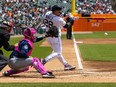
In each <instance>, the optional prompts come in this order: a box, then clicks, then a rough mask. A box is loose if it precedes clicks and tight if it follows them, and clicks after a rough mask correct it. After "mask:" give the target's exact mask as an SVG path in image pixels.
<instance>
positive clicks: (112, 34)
mask: <svg viewBox="0 0 116 87" xmlns="http://www.w3.org/2000/svg"><path fill="white" fill-rule="evenodd" d="M107 33H108V35H105V34H104V32H93V33H85V34H84V33H83V34H74V36H75V38H76V39H77V38H78V39H79V38H116V32H113V31H112V32H107Z"/></svg>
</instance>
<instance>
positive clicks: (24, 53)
mask: <svg viewBox="0 0 116 87" xmlns="http://www.w3.org/2000/svg"><path fill="white" fill-rule="evenodd" d="M35 34H36V31H35V29H34V28H27V29H25V30H24V34H23V35H24V38H23V39H22V40H21V41H19V43H18V46H17V47H16V48H15V50H14V51H13V52H12V53H11V55H10V58H9V62H8V65H9V67H10V68H11V69H10V70H7V71H5V72H3V76H10V75H13V74H18V73H21V72H24V71H27V70H29V66H33V67H34V68H35V69H36V70H37V72H39V73H41V75H42V77H43V78H54V77H55V76H54V75H53V74H52V72H48V71H46V69H45V67H44V66H43V65H42V64H41V62H40V61H39V59H38V58H36V57H34V58H31V57H30V55H31V52H32V50H33V43H34V42H38V41H40V40H42V39H43V38H45V37H46V36H49V35H46V36H41V37H36V36H35Z"/></svg>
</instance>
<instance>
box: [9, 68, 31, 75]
mask: <svg viewBox="0 0 116 87" xmlns="http://www.w3.org/2000/svg"><path fill="white" fill-rule="evenodd" d="M28 70H29V67H27V68H26V69H24V70H12V69H11V70H8V71H7V72H8V74H9V75H13V74H18V73H21V72H25V71H28Z"/></svg>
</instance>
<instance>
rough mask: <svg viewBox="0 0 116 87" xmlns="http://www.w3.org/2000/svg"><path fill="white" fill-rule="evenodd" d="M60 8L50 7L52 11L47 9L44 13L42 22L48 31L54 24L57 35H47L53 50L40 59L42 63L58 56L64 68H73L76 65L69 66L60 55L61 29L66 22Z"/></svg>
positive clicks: (56, 6)
mask: <svg viewBox="0 0 116 87" xmlns="http://www.w3.org/2000/svg"><path fill="white" fill-rule="evenodd" d="M61 11H62V8H61V7H59V6H58V5H54V6H53V7H52V11H48V12H47V13H46V15H45V19H44V24H45V25H46V30H47V31H48V30H49V29H50V28H51V27H52V26H56V27H57V29H58V32H59V33H58V37H47V38H46V40H47V42H48V43H49V44H50V46H51V48H52V49H53V52H52V53H51V54H50V55H48V56H47V57H46V58H45V59H43V60H42V63H43V65H44V64H45V63H47V62H48V61H50V60H52V59H54V58H56V57H57V58H58V59H59V60H60V62H61V63H62V64H63V65H64V70H73V69H75V68H76V67H75V66H71V65H70V64H68V63H67V61H66V60H65V59H64V57H63V56H62V41H61V29H62V28H63V26H64V25H65V24H66V22H65V21H64V20H63V18H62V17H61V16H60V15H61Z"/></svg>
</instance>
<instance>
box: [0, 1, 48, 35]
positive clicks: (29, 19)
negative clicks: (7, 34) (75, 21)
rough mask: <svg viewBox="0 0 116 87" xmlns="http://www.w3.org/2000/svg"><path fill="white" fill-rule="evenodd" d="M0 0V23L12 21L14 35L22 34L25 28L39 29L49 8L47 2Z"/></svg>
mask: <svg viewBox="0 0 116 87" xmlns="http://www.w3.org/2000/svg"><path fill="white" fill-rule="evenodd" d="M38 1H39V0H37V1H35V0H1V3H0V5H1V6H0V22H2V21H4V20H8V21H12V22H13V24H14V28H13V31H14V34H16V35H18V34H22V32H23V30H24V29H25V28H26V27H35V28H36V29H37V28H38V27H39V24H40V22H41V20H42V17H43V15H44V14H45V12H46V11H47V10H48V8H49V4H48V2H47V0H42V1H41V2H40V1H39V2H38Z"/></svg>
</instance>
